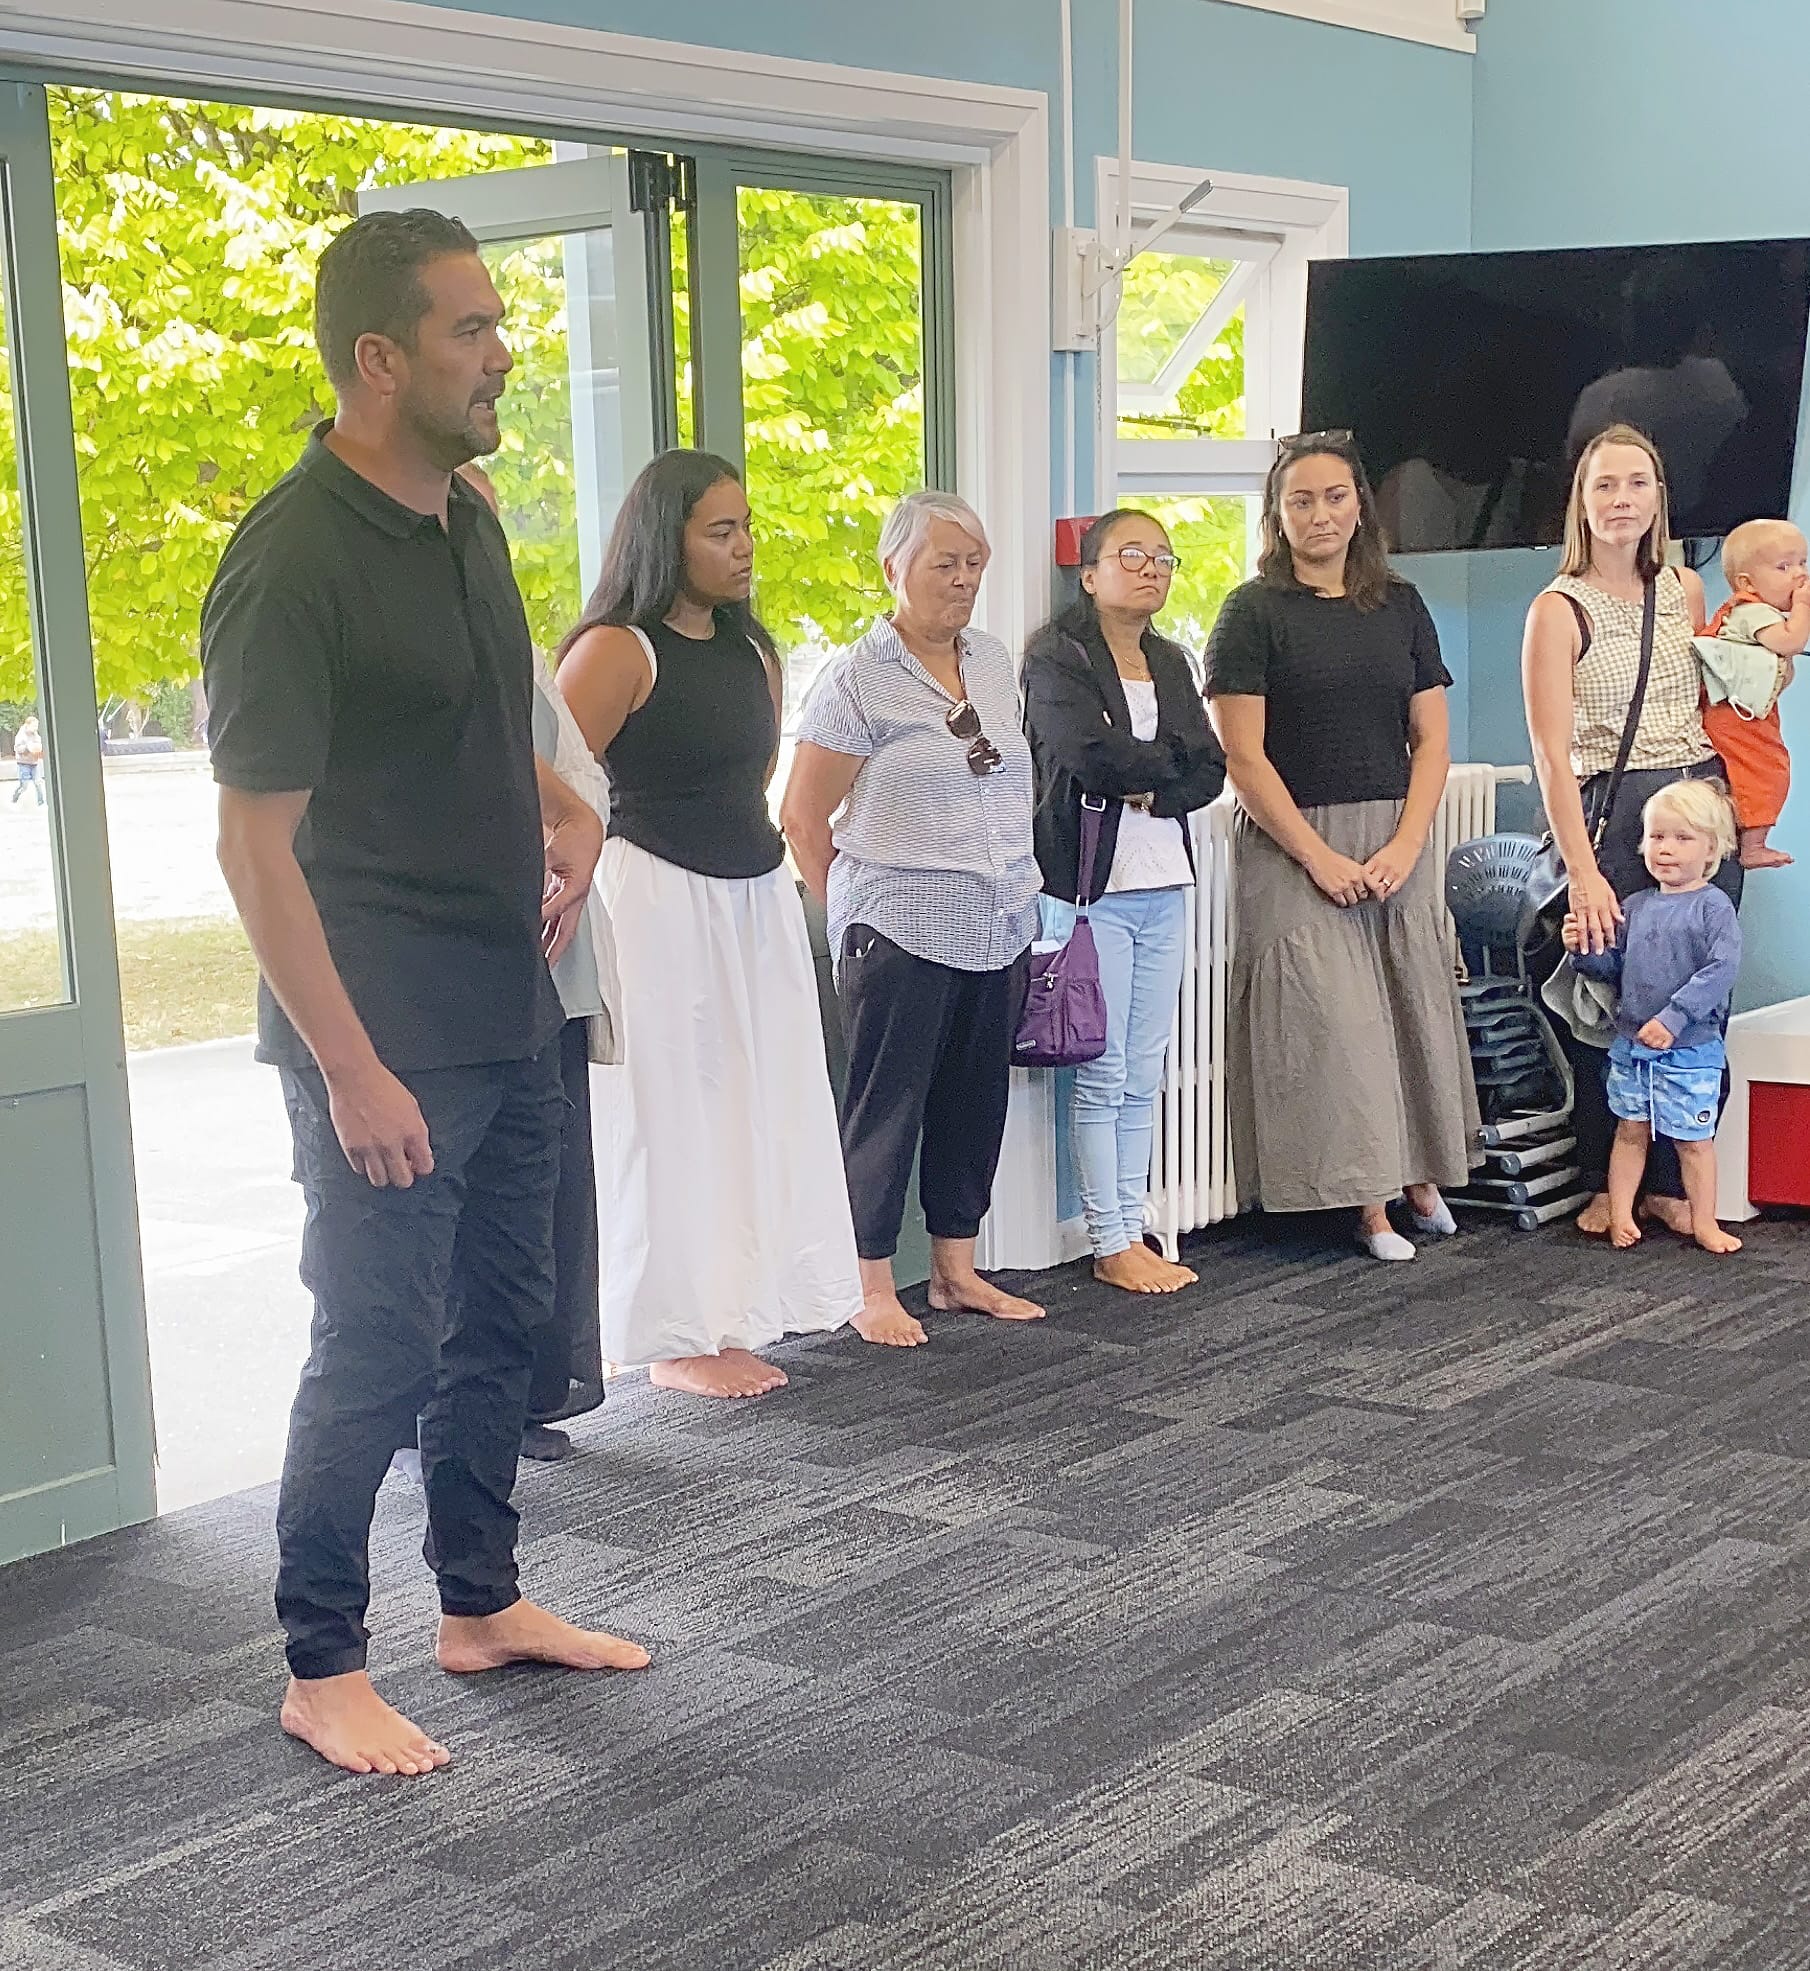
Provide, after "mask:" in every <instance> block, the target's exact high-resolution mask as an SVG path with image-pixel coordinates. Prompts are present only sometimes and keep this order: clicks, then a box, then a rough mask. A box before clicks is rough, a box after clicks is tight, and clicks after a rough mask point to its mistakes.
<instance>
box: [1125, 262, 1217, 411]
mask: <svg viewBox="0 0 1810 1971" xmlns="http://www.w3.org/2000/svg"><path fill="white" fill-rule="evenodd" d="M1243 264H1244V263H1243V262H1241V261H1237V260H1206V259H1201V258H1198V257H1196V256H1195V255H1192V254H1185V253H1144V254H1140V255H1139V256H1138V257H1137V259H1135V260H1134V261H1133V262H1132V263H1131V265H1130V267H1129V268H1128V269H1127V270H1126V274H1125V291H1124V296H1123V299H1122V300H1121V302H1120V304H1119V313H1118V320H1117V324H1116V336H1117V343H1118V379H1119V383H1118V419H1119V436H1120V437H1121V438H1243V437H1245V436H1247V435H1248V434H1247V432H1246V429H1245V407H1244V396H1245V376H1244V330H1245V307H1244V303H1243V302H1242V301H1241V300H1237V298H1236V291H1235V290H1234V292H1233V293H1232V294H1229V295H1226V296H1225V299H1224V300H1222V299H1221V295H1222V291H1223V290H1224V289H1225V288H1226V285H1227V283H1228V282H1229V281H1231V280H1232V279H1233V277H1234V276H1235V275H1237V274H1238V273H1239V271H1240V269H1241V267H1242V266H1243ZM1226 301H1233V302H1235V305H1234V306H1233V307H1232V309H1231V312H1230V313H1229V314H1227V313H1226V307H1225V303H1226ZM1222 316H1223V317H1224V319H1220V317H1222Z"/></svg>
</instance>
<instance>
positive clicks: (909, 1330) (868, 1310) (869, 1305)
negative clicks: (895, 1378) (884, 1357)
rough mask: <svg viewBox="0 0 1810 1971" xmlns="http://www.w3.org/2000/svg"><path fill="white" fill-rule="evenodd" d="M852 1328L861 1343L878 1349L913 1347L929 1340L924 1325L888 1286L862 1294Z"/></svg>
mask: <svg viewBox="0 0 1810 1971" xmlns="http://www.w3.org/2000/svg"><path fill="white" fill-rule="evenodd" d="M852 1325H853V1327H854V1330H855V1332H856V1334H858V1335H859V1336H860V1337H861V1339H862V1340H863V1341H871V1342H872V1343H873V1344H874V1345H875V1347H877V1348H916V1347H917V1346H918V1345H919V1344H920V1343H921V1342H926V1341H928V1340H929V1339H930V1337H929V1336H928V1335H927V1334H926V1333H925V1332H924V1324H923V1322H922V1321H920V1320H918V1319H917V1317H916V1316H915V1315H913V1314H911V1313H909V1312H908V1311H907V1310H906V1307H905V1304H904V1302H903V1301H901V1300H900V1299H899V1296H898V1295H897V1294H896V1293H894V1292H893V1291H892V1289H891V1288H890V1287H888V1288H887V1289H886V1290H885V1291H884V1292H872V1293H865V1294H863V1295H862V1296H861V1312H860V1313H859V1314H857V1315H856V1316H855V1318H854V1321H853V1323H852Z"/></svg>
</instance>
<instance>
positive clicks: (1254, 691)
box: [1207, 582, 1270, 698]
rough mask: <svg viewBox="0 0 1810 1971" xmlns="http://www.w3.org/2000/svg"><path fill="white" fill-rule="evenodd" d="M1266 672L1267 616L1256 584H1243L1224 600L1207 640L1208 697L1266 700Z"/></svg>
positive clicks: (1268, 639) (1267, 671)
mask: <svg viewBox="0 0 1810 1971" xmlns="http://www.w3.org/2000/svg"><path fill="white" fill-rule="evenodd" d="M1269 669H1270V626H1269V614H1268V612H1267V611H1266V610H1265V608H1264V606H1263V597H1262V592H1261V590H1260V588H1259V586H1258V584H1257V583H1255V582H1246V583H1245V585H1244V587H1243V588H1241V589H1234V590H1233V591H1232V593H1231V594H1230V595H1229V596H1227V597H1226V599H1225V606H1224V607H1223V608H1222V609H1221V610H1220V612H1219V620H1218V622H1216V623H1215V624H1214V625H1213V634H1212V635H1211V636H1210V637H1208V639H1207V696H1208V697H1209V698H1245V697H1249V698H1267V697H1268V696H1269Z"/></svg>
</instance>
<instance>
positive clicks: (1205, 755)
mask: <svg viewBox="0 0 1810 1971" xmlns="http://www.w3.org/2000/svg"><path fill="white" fill-rule="evenodd" d="M1157 661H1159V662H1164V661H1166V662H1168V663H1172V664H1175V665H1177V666H1179V667H1180V670H1181V681H1182V682H1183V684H1185V686H1186V692H1185V695H1183V698H1182V702H1183V703H1184V704H1186V706H1187V707H1188V723H1187V726H1186V727H1185V729H1184V730H1182V731H1181V732H1179V733H1177V734H1176V735H1175V741H1176V745H1177V747H1178V748H1179V750H1180V753H1181V762H1182V771H1181V774H1180V777H1179V778H1177V779H1175V780H1172V781H1171V782H1170V783H1169V785H1168V786H1167V787H1164V788H1160V789H1159V790H1158V791H1157V796H1156V799H1155V800H1154V801H1152V802H1151V804H1150V812H1151V813H1152V814H1154V815H1158V816H1160V817H1161V818H1162V819H1164V820H1179V819H1180V818H1181V817H1182V816H1183V815H1189V814H1192V813H1193V812H1194V810H1195V809H1196V808H1204V807H1205V806H1206V805H1207V804H1208V803H1209V802H1210V801H1216V800H1218V799H1219V796H1220V793H1221V791H1222V790H1223V789H1224V787H1225V784H1226V756H1225V754H1224V753H1223V752H1222V751H1221V750H1220V746H1219V740H1218V738H1217V737H1216V736H1215V734H1214V731H1213V728H1212V727H1211V726H1210V725H1209V724H1208V723H1207V713H1206V707H1205V705H1204V704H1203V703H1202V702H1201V697H1200V693H1199V692H1198V691H1197V690H1196V689H1195V688H1194V673H1193V672H1192V671H1191V670H1190V669H1189V667H1188V659H1187V656H1186V654H1185V653H1184V652H1183V651H1182V649H1181V648H1180V646H1179V645H1178V646H1176V648H1175V649H1174V651H1173V654H1172V655H1170V656H1168V657H1167V658H1166V659H1158V660H1157Z"/></svg>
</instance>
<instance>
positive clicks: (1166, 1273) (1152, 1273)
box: [1094, 1243, 1200, 1293]
mask: <svg viewBox="0 0 1810 1971" xmlns="http://www.w3.org/2000/svg"><path fill="white" fill-rule="evenodd" d="M1094 1278H1095V1279H1096V1280H1103V1281H1104V1282H1105V1283H1106V1285H1107V1286H1109V1287H1121V1288H1123V1289H1124V1291H1125V1292H1126V1293H1179V1292H1180V1291H1181V1289H1182V1288H1183V1287H1189V1286H1192V1285H1193V1284H1194V1282H1195V1281H1196V1280H1197V1279H1199V1278H1200V1275H1199V1274H1198V1273H1194V1272H1190V1271H1189V1269H1188V1268H1187V1267H1186V1266H1176V1265H1173V1264H1171V1262H1170V1261H1168V1260H1166V1259H1165V1258H1163V1256H1162V1255H1161V1254H1160V1253H1155V1252H1152V1251H1151V1250H1150V1248H1149V1247H1148V1246H1147V1245H1143V1244H1141V1243H1140V1244H1138V1245H1135V1246H1127V1247H1126V1248H1125V1250H1124V1251H1123V1252H1114V1253H1108V1254H1107V1255H1106V1256H1105V1257H1104V1258H1101V1259H1096V1260H1095V1261H1094Z"/></svg>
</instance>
